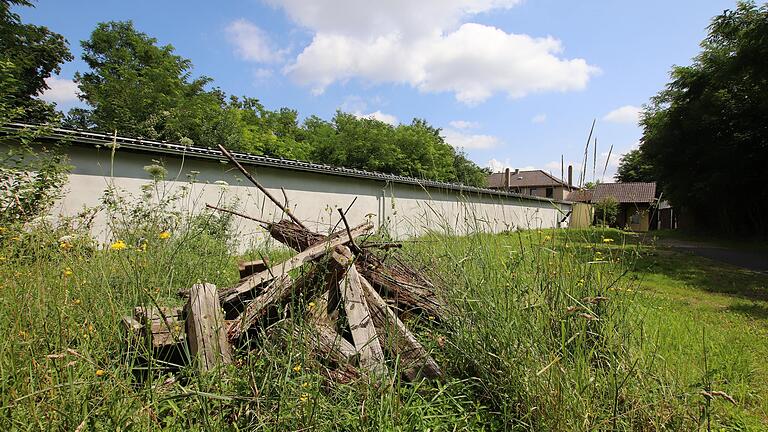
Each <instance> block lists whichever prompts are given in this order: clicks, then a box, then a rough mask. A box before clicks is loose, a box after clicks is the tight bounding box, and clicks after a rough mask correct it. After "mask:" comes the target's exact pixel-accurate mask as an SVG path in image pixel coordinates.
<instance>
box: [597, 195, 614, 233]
mask: <svg viewBox="0 0 768 432" xmlns="http://www.w3.org/2000/svg"><path fill="white" fill-rule="evenodd" d="M618 214H619V202H618V201H616V198H613V197H607V198H603V199H602V200H600V201H599V202H598V203H597V204H595V223H596V224H597V225H602V226H613V225H615V224H616V216H618Z"/></svg>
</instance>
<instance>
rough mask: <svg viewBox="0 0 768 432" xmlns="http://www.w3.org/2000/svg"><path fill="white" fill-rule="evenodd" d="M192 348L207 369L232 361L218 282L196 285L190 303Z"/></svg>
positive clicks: (190, 293) (191, 351)
mask: <svg viewBox="0 0 768 432" xmlns="http://www.w3.org/2000/svg"><path fill="white" fill-rule="evenodd" d="M186 312H187V313H186V316H187V335H188V337H189V350H190V353H191V354H192V357H193V358H194V359H197V361H198V362H199V365H200V368H201V369H202V370H203V371H207V370H210V369H212V368H214V367H216V366H218V365H221V364H227V363H231V362H232V353H231V348H230V346H229V342H228V341H227V335H226V331H225V327H224V325H225V323H224V314H223V313H222V311H221V305H220V304H219V296H218V293H217V292H216V285H213V284H195V285H193V286H192V289H191V290H190V292H189V302H188V303H187V305H186Z"/></svg>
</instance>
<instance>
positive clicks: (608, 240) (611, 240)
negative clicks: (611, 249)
mask: <svg viewBox="0 0 768 432" xmlns="http://www.w3.org/2000/svg"><path fill="white" fill-rule="evenodd" d="M612 242H613V239H612V238H604V239H603V243H612Z"/></svg>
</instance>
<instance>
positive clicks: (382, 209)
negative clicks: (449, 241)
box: [54, 146, 570, 247]
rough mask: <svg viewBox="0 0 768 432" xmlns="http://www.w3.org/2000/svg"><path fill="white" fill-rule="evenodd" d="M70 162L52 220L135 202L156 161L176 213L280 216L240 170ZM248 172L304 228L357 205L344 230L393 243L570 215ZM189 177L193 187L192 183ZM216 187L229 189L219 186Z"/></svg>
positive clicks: (101, 218) (103, 233)
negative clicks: (116, 199)
mask: <svg viewBox="0 0 768 432" xmlns="http://www.w3.org/2000/svg"><path fill="white" fill-rule="evenodd" d="M69 157H70V163H71V164H72V165H73V166H74V169H73V170H72V173H71V174H70V176H69V182H68V184H67V186H66V193H65V195H64V198H63V199H62V200H61V201H60V202H59V203H57V205H56V206H55V209H54V211H55V213H56V214H57V215H64V216H71V215H75V214H77V213H78V212H80V211H81V210H82V209H83V208H88V207H94V206H98V205H99V204H100V202H101V199H102V197H103V194H104V191H105V190H107V189H108V188H114V189H115V190H117V191H118V193H120V194H123V195H125V196H133V197H135V198H136V199H140V197H141V188H142V186H143V185H146V184H147V183H149V182H150V175H149V174H148V173H147V172H146V171H145V170H144V167H145V166H147V165H151V164H155V163H158V162H160V163H162V164H163V165H164V166H165V167H166V169H167V171H168V174H167V176H166V181H164V182H162V184H161V189H162V191H163V193H166V194H169V193H174V192H179V191H181V190H182V189H180V188H185V189H186V193H185V198H184V199H183V200H180V201H179V202H178V204H177V205H178V207H179V210H182V211H187V212H199V211H201V209H203V208H204V207H205V204H206V203H211V204H217V203H222V202H230V203H231V202H233V201H236V202H237V207H238V208H239V209H240V210H241V211H242V212H244V213H247V214H249V215H252V216H254V217H257V218H260V219H264V220H269V221H276V220H279V219H281V218H282V212H281V210H280V209H279V208H278V207H276V206H275V205H273V204H272V203H271V202H269V201H268V200H267V199H266V197H265V196H264V195H263V194H262V193H261V192H259V191H258V189H256V188H255V187H253V186H251V185H250V183H248V181H247V180H246V179H244V178H243V177H242V176H241V175H240V173H239V172H237V171H236V170H234V169H233V168H232V167H231V166H230V165H227V164H224V163H221V162H218V161H214V160H206V159H191V158H186V159H185V158H181V157H178V156H175V155H164V154H159V153H144V152H136V151H133V150H131V151H128V150H121V149H117V151H116V153H115V154H114V156H113V155H112V154H111V150H110V149H109V148H106V147H102V148H99V149H94V148H92V147H79V146H72V147H71V148H70V150H69ZM248 168H249V170H250V171H251V172H252V173H254V174H255V175H256V177H257V178H258V179H259V181H261V182H262V184H263V185H264V186H265V187H266V188H267V189H269V190H270V192H271V193H272V194H273V195H275V196H277V197H279V198H280V199H282V197H283V192H282V191H281V189H280V188H281V187H282V188H283V189H284V190H285V194H286V195H287V197H288V199H289V202H290V206H291V209H292V211H293V213H294V214H296V215H297V216H298V217H299V218H300V219H301V220H302V221H305V223H306V224H307V226H308V227H309V228H310V229H314V230H317V231H319V232H327V231H328V230H330V229H332V228H333V227H334V226H335V225H336V224H337V222H338V219H339V216H338V212H337V211H336V210H335V209H336V207H341V208H346V207H348V206H349V205H350V204H351V203H352V202H353V200H355V199H356V200H355V202H354V205H353V206H352V207H351V209H350V210H349V212H348V213H347V219H348V220H349V222H350V224H353V225H357V224H359V223H362V222H364V221H366V220H371V221H372V222H374V223H375V225H376V227H377V228H384V229H386V230H388V231H389V232H390V234H391V235H393V236H394V237H396V238H407V237H412V236H417V235H420V234H423V233H425V232H428V231H438V232H441V233H453V234H466V233H468V232H475V231H485V232H499V231H503V230H509V229H518V228H525V229H535V228H550V227H556V226H558V225H559V221H560V220H561V219H562V218H563V217H564V215H565V214H566V213H567V212H568V211H569V209H570V205H569V204H563V203H551V202H548V201H534V200H529V199H521V198H516V197H502V196H498V195H493V194H485V193H469V192H464V193H462V192H460V191H455V190H449V189H439V188H431V187H430V188H422V187H420V186H418V185H411V184H402V183H392V182H388V181H384V180H372V179H360V178H352V177H342V176H335V175H328V174H321V173H313V172H299V171H292V170H288V169H282V168H280V169H278V168H271V167H258V166H248ZM191 178H194V182H190V179H191ZM222 181H223V182H226V183H227V184H228V186H224V185H222V184H221V182H222ZM217 182H218V183H217ZM237 219H238V222H237V223H238V226H237V229H238V230H239V231H240V232H241V233H242V234H243V235H244V236H245V238H246V239H248V240H247V241H246V242H245V243H246V244H245V245H243V247H247V246H248V245H249V244H251V243H257V242H259V241H261V239H263V234H262V233H261V231H260V229H259V228H258V225H257V224H256V223H255V222H251V221H246V220H243V219H241V218H237ZM106 222H107V216H106V215H105V214H104V213H103V212H102V213H101V214H99V215H98V216H97V218H96V220H95V228H94V231H95V232H94V235H96V236H97V238H100V239H104V240H105V241H106V240H107V239H108V237H109V232H108V230H107V224H106ZM563 226H566V225H563Z"/></svg>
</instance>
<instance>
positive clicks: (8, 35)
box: [0, 0, 72, 123]
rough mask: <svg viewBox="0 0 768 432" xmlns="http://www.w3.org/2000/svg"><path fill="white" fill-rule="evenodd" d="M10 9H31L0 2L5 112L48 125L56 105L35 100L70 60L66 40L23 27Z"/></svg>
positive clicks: (21, 0) (21, 1)
mask: <svg viewBox="0 0 768 432" xmlns="http://www.w3.org/2000/svg"><path fill="white" fill-rule="evenodd" d="M12 6H33V4H32V2H30V1H26V0H0V61H2V62H3V64H4V65H3V69H4V73H5V74H6V75H9V76H12V77H13V78H14V80H13V83H11V82H10V81H8V80H6V82H5V84H4V85H3V88H2V93H0V96H2V99H3V101H4V103H5V105H6V107H7V108H8V109H17V115H15V116H14V117H15V118H16V120H21V121H28V122H39V123H42V122H47V121H49V120H51V118H52V117H53V116H54V113H55V105H53V104H50V103H47V102H45V101H42V100H40V99H36V98H34V96H38V95H39V94H40V93H42V92H43V91H44V90H46V89H48V85H47V84H46V83H45V79H46V78H49V77H50V76H51V74H54V73H58V72H60V71H61V64H62V63H64V62H66V61H69V60H72V54H71V53H70V52H69V47H68V46H67V41H66V40H65V39H64V37H63V36H61V35H60V34H57V33H54V32H52V31H50V30H49V29H48V28H47V27H42V26H36V25H32V24H24V23H22V22H21V18H20V17H19V15H18V14H16V13H14V12H11V7H12Z"/></svg>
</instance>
